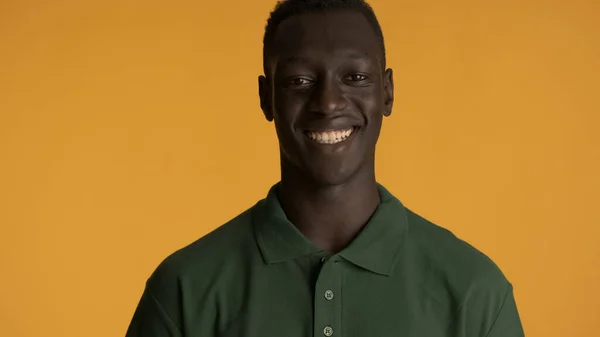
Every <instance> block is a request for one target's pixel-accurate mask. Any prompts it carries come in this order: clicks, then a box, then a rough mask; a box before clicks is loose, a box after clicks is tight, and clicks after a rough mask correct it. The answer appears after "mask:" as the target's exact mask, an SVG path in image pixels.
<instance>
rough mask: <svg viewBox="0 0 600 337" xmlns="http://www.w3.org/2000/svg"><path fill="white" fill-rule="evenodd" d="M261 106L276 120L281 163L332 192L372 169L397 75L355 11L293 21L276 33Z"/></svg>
mask: <svg viewBox="0 0 600 337" xmlns="http://www.w3.org/2000/svg"><path fill="white" fill-rule="evenodd" d="M269 60H270V63H269V65H268V67H269V68H268V69H269V71H268V78H264V77H261V78H260V87H261V88H260V96H261V106H262V108H263V111H264V113H265V115H266V117H267V119H269V120H274V121H275V128H276V130H277V136H278V138H279V143H280V149H281V155H282V158H281V160H282V161H284V164H285V165H288V166H289V165H292V167H293V168H294V170H297V171H299V172H303V173H304V174H308V175H310V176H311V177H312V178H313V179H314V180H316V181H317V182H319V183H321V184H325V185H339V184H342V183H344V182H346V181H348V180H349V179H350V178H351V177H353V176H354V175H355V174H356V173H357V172H359V171H365V170H373V165H374V155H375V144H376V142H377V139H378V137H379V132H380V129H381V122H382V116H383V115H389V114H390V113H391V109H392V103H393V80H392V72H391V70H387V71H385V69H384V64H383V62H384V61H383V53H382V50H381V45H380V41H379V39H378V38H377V35H376V34H375V31H374V30H373V28H372V27H371V26H370V25H369V23H368V21H367V20H366V18H365V17H364V16H363V15H362V14H360V13H358V12H351V11H340V12H332V13H310V14H302V15H298V16H293V17H290V18H288V19H287V20H285V21H284V22H282V23H281V25H280V26H279V27H278V28H277V31H276V35H275V42H274V47H273V49H272V52H271V54H270V58H269Z"/></svg>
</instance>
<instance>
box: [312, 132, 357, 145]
mask: <svg viewBox="0 0 600 337" xmlns="http://www.w3.org/2000/svg"><path fill="white" fill-rule="evenodd" d="M353 131H354V130H353V129H352V128H350V129H346V130H335V131H327V132H307V133H306V135H307V136H308V138H310V139H311V140H313V141H315V142H317V143H319V144H336V143H339V142H341V141H344V140H346V138H348V137H349V136H350V135H351V134H352V132H353Z"/></svg>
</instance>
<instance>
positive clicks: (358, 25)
mask: <svg viewBox="0 0 600 337" xmlns="http://www.w3.org/2000/svg"><path fill="white" fill-rule="evenodd" d="M273 42H274V43H273V49H272V51H273V55H272V57H273V58H274V59H280V58H282V57H283V58H290V57H291V58H293V57H298V56H301V57H304V56H311V55H314V56H316V57H326V56H327V55H340V54H343V55H348V56H351V57H362V58H367V59H373V60H377V59H379V58H380V56H382V55H381V53H382V51H381V47H380V43H381V42H380V40H379V38H378V36H377V34H376V33H375V30H374V29H373V27H371V25H370V24H369V22H368V21H367V19H366V18H365V17H364V15H362V14H361V13H358V12H354V11H336V12H330V13H307V14H301V15H296V16H292V17H290V18H288V19H286V20H285V21H283V22H282V23H281V24H280V25H279V27H278V28H277V32H276V34H275V38H274V41H273Z"/></svg>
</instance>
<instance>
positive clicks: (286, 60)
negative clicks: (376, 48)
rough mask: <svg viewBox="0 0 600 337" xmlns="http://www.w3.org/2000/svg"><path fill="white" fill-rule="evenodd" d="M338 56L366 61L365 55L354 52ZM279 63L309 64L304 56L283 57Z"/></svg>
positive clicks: (343, 52) (346, 52)
mask: <svg viewBox="0 0 600 337" xmlns="http://www.w3.org/2000/svg"><path fill="white" fill-rule="evenodd" d="M340 54H341V56H342V57H347V58H350V59H352V60H358V61H366V60H367V59H368V57H367V54H365V53H358V52H356V51H342V52H341V53H340ZM280 62H281V63H284V64H306V63H309V59H308V58H307V57H306V56H301V55H295V56H288V57H284V58H283V59H281V60H280Z"/></svg>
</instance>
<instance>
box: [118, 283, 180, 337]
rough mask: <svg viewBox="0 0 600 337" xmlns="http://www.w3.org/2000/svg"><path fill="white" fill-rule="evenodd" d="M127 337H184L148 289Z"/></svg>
mask: <svg viewBox="0 0 600 337" xmlns="http://www.w3.org/2000/svg"><path fill="white" fill-rule="evenodd" d="M125 337H182V334H181V332H180V331H179V329H178V328H177V325H175V323H174V322H173V320H172V319H171V318H170V317H169V315H168V314H167V313H166V312H165V310H164V309H163V307H162V306H161V304H160V303H159V302H158V300H157V299H156V298H155V297H154V296H153V295H152V293H151V292H150V291H149V290H148V289H146V290H145V291H144V294H143V295H142V298H141V300H140V302H139V304H138V306H137V308H136V310H135V313H134V315H133V318H132V320H131V323H130V325H129V328H128V329H127V334H126V335H125Z"/></svg>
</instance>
